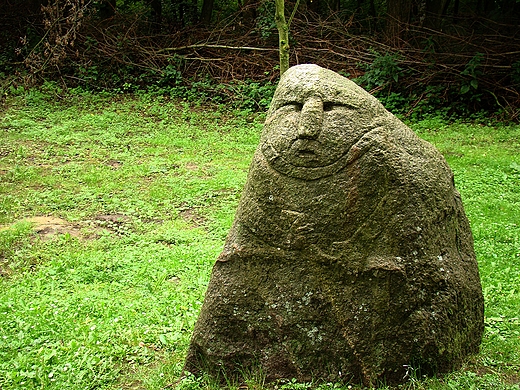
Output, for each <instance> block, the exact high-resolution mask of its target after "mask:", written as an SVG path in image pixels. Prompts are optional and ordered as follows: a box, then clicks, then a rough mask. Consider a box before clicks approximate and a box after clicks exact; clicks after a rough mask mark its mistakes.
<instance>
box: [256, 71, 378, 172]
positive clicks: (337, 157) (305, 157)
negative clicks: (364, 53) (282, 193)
mask: <svg viewBox="0 0 520 390" xmlns="http://www.w3.org/2000/svg"><path fill="white" fill-rule="evenodd" d="M366 103H367V98H366V96H365V95H363V94H360V93H359V87H357V86H356V85H355V84H353V83H352V82H351V81H350V80H348V79H346V78H344V77H342V76H340V75H338V74H337V73H334V72H332V71H329V70H327V69H323V68H320V67H318V66H316V65H300V66H297V67H293V68H291V69H290V70H288V71H287V72H286V73H285V74H284V77H283V78H282V80H281V81H280V84H279V86H278V88H277V90H276V93H275V96H274V98H273V102H272V103H271V109H270V111H269V113H268V118H267V120H266V123H265V127H264V133H263V135H262V140H261V148H262V152H263V154H264V156H265V157H266V159H267V160H268V161H269V163H270V165H271V166H272V167H273V168H274V169H276V170H277V171H279V172H281V173H284V174H287V175H289V176H293V177H297V178H300V179H308V180H313V179H317V178H320V177H324V176H329V175H331V174H333V173H335V172H337V171H338V170H339V169H341V168H343V167H344V166H345V165H346V163H347V153H348V151H349V150H350V148H351V147H352V145H353V144H354V143H355V142H356V141H357V140H358V139H359V138H360V137H361V136H362V134H363V133H364V132H366V131H367V130H368V128H369V127H370V124H369V123H368V122H369V121H368V120H367V119H366V117H367V115H366V114H363V112H364V111H366V107H365V106H366ZM361 107H363V110H360V108H361ZM373 114H374V113H373V112H372V113H370V115H371V116H370V117H371V118H372V119H373V118H374V115H373ZM372 119H371V120H370V122H372Z"/></svg>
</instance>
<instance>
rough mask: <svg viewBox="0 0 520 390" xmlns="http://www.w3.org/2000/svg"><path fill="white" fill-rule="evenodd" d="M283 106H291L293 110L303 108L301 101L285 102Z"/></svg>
mask: <svg viewBox="0 0 520 390" xmlns="http://www.w3.org/2000/svg"><path fill="white" fill-rule="evenodd" d="M283 106H284V107H288V108H291V109H293V110H294V111H301V110H302V108H303V104H302V103H298V102H288V103H285V104H284V105H283Z"/></svg>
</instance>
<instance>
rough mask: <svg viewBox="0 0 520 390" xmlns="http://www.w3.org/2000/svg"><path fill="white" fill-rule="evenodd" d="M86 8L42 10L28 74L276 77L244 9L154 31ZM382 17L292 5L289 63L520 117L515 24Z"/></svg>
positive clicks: (105, 81) (83, 79) (136, 17)
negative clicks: (387, 23)
mask: <svg viewBox="0 0 520 390" xmlns="http://www.w3.org/2000/svg"><path fill="white" fill-rule="evenodd" d="M87 7H88V3H86V2H85V0H54V2H53V3H50V4H49V5H47V6H45V7H43V8H42V11H43V14H44V24H45V34H44V36H43V38H42V39H41V41H40V43H39V45H36V46H35V47H34V48H33V50H32V51H31V52H30V53H29V55H27V56H26V58H25V60H24V63H25V65H26V66H27V68H28V70H29V74H30V75H32V76H33V77H36V76H40V77H45V78H47V79H48V78H54V79H59V80H62V82H63V83H64V84H66V85H77V84H82V85H86V86H89V87H92V88H123V87H125V88H143V87H144V88H146V87H149V86H150V85H161V86H165V85H173V86H179V85H185V86H187V85H188V84H190V83H196V82H200V81H201V80H208V79H209V80H212V81H213V82H214V83H233V82H245V81H253V82H256V83H267V82H270V83H274V82H275V81H276V80H277V78H278V71H277V65H278V42H277V33H276V29H275V28H274V26H271V25H269V24H265V25H262V24H260V23H258V20H255V19H254V18H249V19H247V18H244V14H243V10H242V13H237V14H235V15H233V16H232V17H230V18H228V19H227V20H226V21H225V22H222V23H221V24H219V25H218V26H216V27H215V28H213V29H206V28H204V27H202V26H197V25H195V26H188V27H184V28H182V29H175V28H169V27H168V26H162V27H161V29H159V30H158V29H157V28H155V27H154V26H151V24H150V22H149V20H148V19H147V18H146V17H145V16H143V15H140V14H132V15H116V16H115V17H113V18H111V19H110V20H105V21H99V20H96V19H95V18H91V17H89V15H88V12H86V9H87ZM363 23H365V25H363ZM378 23H380V22H379V21H378V20H376V19H372V20H370V21H368V22H367V21H356V22H354V18H353V17H348V18H345V16H344V15H341V14H339V13H333V14H331V15H330V16H329V17H328V18H327V19H321V18H319V17H318V16H317V15H313V14H311V13H310V12H309V11H307V12H305V13H298V14H296V16H295V18H294V20H293V23H292V26H291V30H292V31H291V42H290V43H291V48H292V52H291V60H290V62H291V64H298V63H316V64H319V65H321V66H324V67H327V68H330V69H333V70H335V71H340V72H343V73H345V74H347V75H349V76H350V77H351V78H357V79H358V80H359V82H360V83H361V84H362V85H363V86H364V87H365V88H367V89H369V90H370V91H371V92H372V93H374V94H376V96H378V97H379V98H381V99H383V100H384V99H385V98H386V99H394V100H396V96H397V97H399V96H401V97H406V99H408V102H410V101H411V104H409V106H410V108H411V109H420V108H421V107H422V106H424V107H426V106H429V107H432V106H442V105H446V106H447V105H460V104H463V105H464V106H466V107H469V110H470V111H471V110H473V111H475V110H480V109H488V110H494V111H496V110H497V109H501V110H503V111H507V112H508V115H509V116H510V117H511V118H517V117H518V116H519V113H520V111H519V108H520V92H519V91H520V40H519V36H518V35H519V34H520V32H519V31H518V29H515V28H514V26H506V25H499V24H496V23H494V22H492V21H489V20H480V19H476V18H473V17H467V18H463V17H459V20H458V21H457V23H453V24H451V25H450V28H445V29H444V30H442V31H441V30H433V29H431V28H426V27H422V26H419V25H413V24H407V25H404V24H401V25H400V26H399V28H400V30H401V33H400V34H399V36H398V38H397V39H396V37H392V39H389V37H386V36H384V34H383V33H382V32H379V33H378V32H377V31H385V30H384V29H373V31H372V32H371V33H370V34H367V32H366V31H367V27H366V25H367V24H370V25H373V26H377V25H378ZM374 31H375V32H374ZM42 49H43V50H42ZM396 101H397V100H396Z"/></svg>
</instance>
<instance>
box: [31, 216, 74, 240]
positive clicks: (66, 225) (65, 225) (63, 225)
mask: <svg viewBox="0 0 520 390" xmlns="http://www.w3.org/2000/svg"><path fill="white" fill-rule="evenodd" d="M25 221H27V222H30V223H32V224H33V225H34V232H35V233H36V234H38V235H39V236H40V237H41V238H42V239H44V240H48V239H51V238H52V237H54V236H56V235H58V234H69V235H70V236H72V237H80V236H81V230H80V227H79V225H76V224H72V223H70V222H68V221H66V220H64V219H61V218H57V217H47V216H38V217H31V218H27V219H26V220H25Z"/></svg>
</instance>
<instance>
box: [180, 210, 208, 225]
mask: <svg viewBox="0 0 520 390" xmlns="http://www.w3.org/2000/svg"><path fill="white" fill-rule="evenodd" d="M179 215H180V216H181V217H182V219H184V220H185V221H186V222H189V223H190V224H191V225H193V226H194V227H199V226H203V225H204V224H205V223H206V218H204V217H203V216H202V215H200V214H199V213H198V212H197V209H196V208H194V207H189V206H186V207H183V208H181V209H180V210H179Z"/></svg>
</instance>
